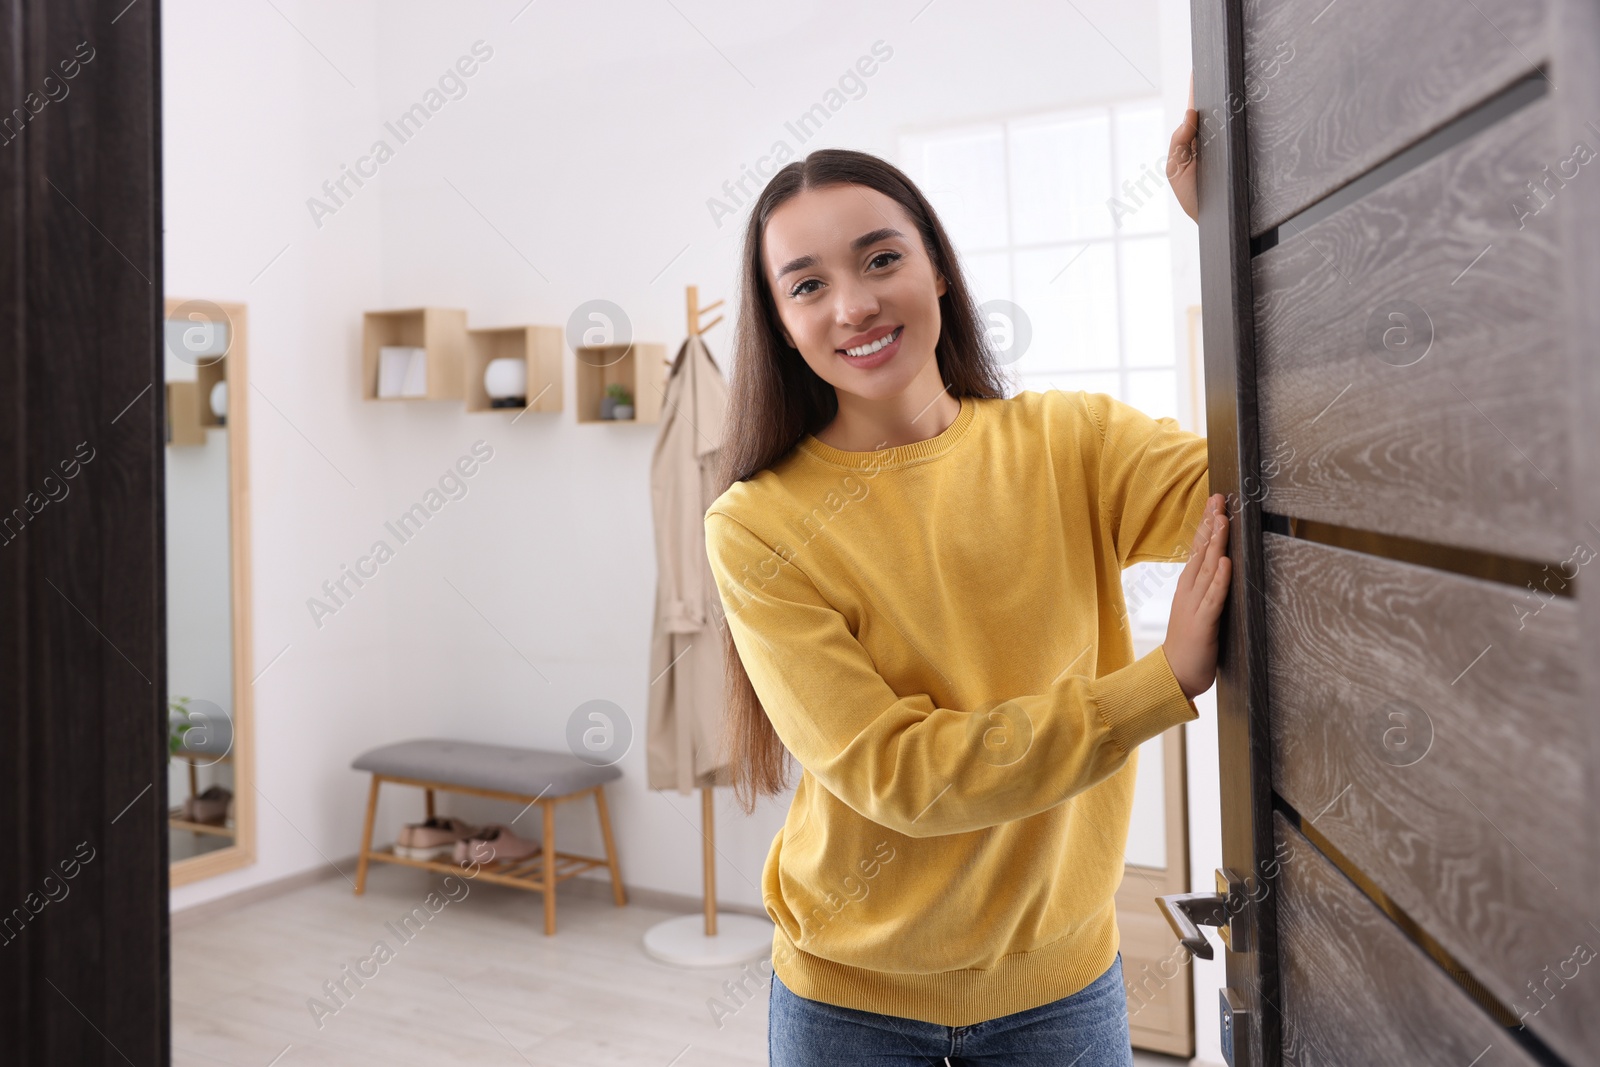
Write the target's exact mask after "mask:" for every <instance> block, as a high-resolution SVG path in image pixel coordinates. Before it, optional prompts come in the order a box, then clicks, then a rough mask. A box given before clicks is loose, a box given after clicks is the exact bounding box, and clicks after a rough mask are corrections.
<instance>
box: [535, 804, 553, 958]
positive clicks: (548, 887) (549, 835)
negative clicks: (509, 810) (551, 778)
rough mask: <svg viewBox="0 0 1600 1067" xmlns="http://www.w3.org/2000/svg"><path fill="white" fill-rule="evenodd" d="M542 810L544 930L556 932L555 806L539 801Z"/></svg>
mask: <svg viewBox="0 0 1600 1067" xmlns="http://www.w3.org/2000/svg"><path fill="white" fill-rule="evenodd" d="M539 807H540V809H541V810H542V811H543V812H544V932H545V934H546V935H547V936H548V935H550V934H553V933H555V932H556V806H555V805H554V804H552V803H550V802H549V801H548V800H541V801H540V802H539Z"/></svg>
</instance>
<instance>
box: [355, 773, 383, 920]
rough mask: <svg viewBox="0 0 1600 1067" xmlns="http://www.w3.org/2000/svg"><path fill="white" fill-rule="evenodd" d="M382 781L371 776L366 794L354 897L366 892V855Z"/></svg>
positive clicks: (375, 817) (370, 849)
mask: <svg viewBox="0 0 1600 1067" xmlns="http://www.w3.org/2000/svg"><path fill="white" fill-rule="evenodd" d="M382 781H383V779H382V778H381V777H379V776H378V775H376V774H374V775H373V776H372V790H371V792H369V793H368V794H367V824H366V826H365V827H364V828H363V829H362V831H361V858H360V859H359V860H357V861H356V896H358V897H359V896H360V895H361V894H362V893H365V892H366V891H367V855H368V854H369V853H371V851H372V824H373V822H374V821H375V820H376V819H377V817H378V783H380V782H382Z"/></svg>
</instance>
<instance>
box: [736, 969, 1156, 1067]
mask: <svg viewBox="0 0 1600 1067" xmlns="http://www.w3.org/2000/svg"><path fill="white" fill-rule="evenodd" d="M767 1056H768V1061H769V1063H770V1064H771V1067H867V1065H870V1067H943V1064H944V1063H945V1061H946V1059H947V1058H948V1060H949V1062H950V1064H951V1067H979V1065H982V1067H1133V1046H1132V1043H1131V1042H1130V1040H1129V1036H1128V996H1127V991H1126V990H1125V989H1124V988H1123V985H1122V953H1121V952H1118V953H1117V956H1116V959H1114V960H1112V962H1111V966H1110V968H1109V969H1107V970H1106V972H1105V973H1104V974H1102V975H1101V976H1100V977H1099V978H1096V979H1095V980H1094V981H1093V982H1091V983H1089V985H1088V986H1086V987H1085V988H1083V989H1081V990H1079V991H1078V992H1076V993H1074V994H1072V995H1071V996H1068V997H1062V998H1061V999H1060V1000H1057V1001H1052V1002H1051V1003H1049V1004H1041V1005H1040V1006H1039V1007H1037V1008H1029V1009H1027V1010H1026V1011H1019V1012H1016V1013H1014V1014H1011V1015H1002V1016H1000V1018H998V1019H990V1020H988V1021H986V1022H981V1023H973V1024H972V1025H971V1026H941V1025H939V1024H938V1023H927V1022H921V1021H919V1020H916V1019H902V1018H900V1017H899V1016H896V1015H880V1014H878V1013H877V1012H870V1011H858V1010H857V1009H855V1008H841V1007H839V1006H838V1005H835V1004H824V1003H822V1002H820V1001H815V1000H811V999H809V998H807V997H802V996H800V995H799V994H797V993H795V992H794V991H793V990H791V989H790V988H789V987H788V986H786V985H784V984H783V982H782V981H780V980H779V978H778V976H777V974H773V976H772V986H771V988H770V992H769V994H768V1011H767Z"/></svg>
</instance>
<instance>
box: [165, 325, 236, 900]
mask: <svg viewBox="0 0 1600 1067" xmlns="http://www.w3.org/2000/svg"><path fill="white" fill-rule="evenodd" d="M243 323H244V309H243V307H241V306H238V305H227V306H224V305H219V304H215V303H212V302H210V301H205V300H176V299H169V300H168V301H167V319H166V331H165V332H166V346H165V347H166V354H165V374H164V377H165V394H164V395H165V402H166V438H167V440H166V444H167V447H166V450H165V451H166V546H167V682H168V697H167V700H168V714H167V723H166V729H167V751H168V761H167V813H168V819H167V823H168V833H169V841H168V847H169V853H170V858H171V861H172V863H173V864H174V869H173V875H174V877H173V882H174V884H176V883H178V882H180V881H188V880H191V879H192V878H195V877H204V876H205V875H207V874H211V873H216V872H218V871H221V870H227V869H230V868H232V867H235V866H239V865H241V864H243V863H247V862H249V860H250V857H249V855H248V853H249V840H248V837H249V835H248V834H247V833H245V832H244V831H243V829H242V826H241V816H242V815H244V816H247V815H248V805H247V804H243V803H241V802H240V800H241V798H240V797H239V794H240V793H241V792H242V784H243V778H244V775H243V774H242V773H241V770H242V767H243V766H244V757H245V756H246V755H247V752H246V751H245V749H244V746H243V742H244V739H245V734H246V731H245V730H244V729H242V728H241V715H242V714H243V713H244V712H245V711H246V710H247V709H244V708H242V707H241V706H240V698H241V697H242V696H243V695H244V694H247V693H248V691H249V690H248V685H247V684H242V681H241V672H242V671H244V670H245V669H246V668H247V664H246V663H243V662H241V656H240V651H241V640H242V638H243V636H244V635H245V634H246V633H247V632H248V627H241V625H240V620H241V619H243V618H245V617H246V616H245V615H244V612H245V611H246V610H247V608H248V598H247V594H246V593H245V585H244V582H243V574H242V573H240V572H239V571H238V570H237V569H238V568H242V567H244V566H245V565H246V563H245V560H246V559H247V555H246V553H245V552H244V551H243V550H242V549H243V540H242V537H241V534H242V531H243V526H244V523H243V522H242V516H243V515H244V514H245V509H244V500H243V489H244V487H243V485H242V484H239V483H240V482H242V479H240V478H239V477H238V475H239V473H240V472H241V471H242V469H243V466H242V464H243V456H242V455H240V454H236V451H235V450H236V449H238V448H239V447H240V440H241V435H240V434H239V433H238V432H237V426H236V423H237V422H239V421H242V419H241V418H240V417H241V416H242V412H243V397H242V395H241V393H242V388H243V382H242V381H241V380H239V379H240V378H241V377H242V374H243V368H244V338H243ZM230 416H232V417H230ZM247 682H248V679H243V683H247ZM197 857H208V859H207V860H206V861H204V862H200V863H194V862H186V861H193V860H196V858H197ZM180 872H182V874H183V876H182V877H180Z"/></svg>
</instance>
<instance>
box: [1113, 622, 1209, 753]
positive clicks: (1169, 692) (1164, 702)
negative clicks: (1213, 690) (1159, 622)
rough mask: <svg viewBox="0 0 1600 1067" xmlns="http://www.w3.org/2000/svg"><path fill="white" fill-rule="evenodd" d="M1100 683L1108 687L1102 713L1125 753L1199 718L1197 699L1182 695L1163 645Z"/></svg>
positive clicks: (1114, 737) (1181, 689) (1115, 739)
mask: <svg viewBox="0 0 1600 1067" xmlns="http://www.w3.org/2000/svg"><path fill="white" fill-rule="evenodd" d="M1100 682H1101V683H1102V685H1103V686H1104V687H1105V688H1104V689H1102V691H1101V694H1100V700H1099V708H1100V714H1101V715H1102V716H1104V717H1105V720H1106V725H1107V726H1108V727H1110V729H1111V738H1112V740H1114V741H1115V742H1116V743H1117V744H1118V745H1120V746H1122V749H1123V750H1124V751H1126V752H1132V751H1133V750H1134V749H1135V748H1137V747H1138V746H1139V745H1141V744H1143V743H1144V742H1146V741H1148V740H1150V739H1151V738H1152V737H1155V736H1156V735H1158V734H1161V733H1165V732H1166V731H1167V730H1168V729H1170V728H1171V727H1174V726H1177V725H1178V724H1180V723H1185V722H1193V721H1194V720H1195V719H1198V718H1199V717H1200V709H1199V708H1197V707H1195V705H1194V701H1192V700H1190V699H1189V698H1188V697H1186V696H1184V695H1183V687H1182V686H1180V685H1179V684H1178V679H1177V676H1176V675H1174V674H1173V673H1172V664H1170V663H1168V662H1167V653H1166V650H1165V649H1164V648H1163V647H1162V646H1160V645H1157V646H1156V647H1155V648H1154V649H1152V650H1151V651H1149V652H1147V653H1145V654H1144V655H1143V656H1140V657H1139V658H1138V659H1136V660H1134V661H1133V662H1132V663H1130V664H1128V666H1126V667H1123V668H1122V669H1121V670H1118V671H1114V672H1113V673H1111V674H1107V675H1104V676H1103V677H1102V678H1101V679H1100Z"/></svg>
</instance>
